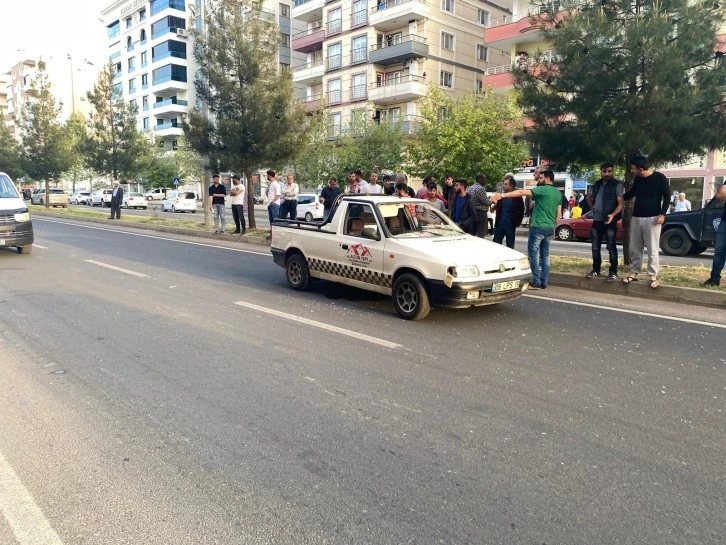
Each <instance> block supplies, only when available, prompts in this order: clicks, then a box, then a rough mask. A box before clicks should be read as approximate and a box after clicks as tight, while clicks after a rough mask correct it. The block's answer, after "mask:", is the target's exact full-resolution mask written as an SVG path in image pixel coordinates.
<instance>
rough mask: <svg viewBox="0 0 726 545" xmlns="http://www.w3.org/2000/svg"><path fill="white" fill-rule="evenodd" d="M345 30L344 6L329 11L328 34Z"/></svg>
mask: <svg viewBox="0 0 726 545" xmlns="http://www.w3.org/2000/svg"><path fill="white" fill-rule="evenodd" d="M342 30H343V8H336V9H331V10H330V11H329V12H328V36H331V35H332V34H340V32H341V31H342Z"/></svg>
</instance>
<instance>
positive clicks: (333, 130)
mask: <svg viewBox="0 0 726 545" xmlns="http://www.w3.org/2000/svg"><path fill="white" fill-rule="evenodd" d="M340 129H341V127H340V125H328V138H340V133H341V130H340Z"/></svg>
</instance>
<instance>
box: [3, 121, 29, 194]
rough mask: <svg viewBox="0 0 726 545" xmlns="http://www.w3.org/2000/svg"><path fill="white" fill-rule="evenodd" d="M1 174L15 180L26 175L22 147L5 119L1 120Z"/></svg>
mask: <svg viewBox="0 0 726 545" xmlns="http://www.w3.org/2000/svg"><path fill="white" fill-rule="evenodd" d="M0 172H4V173H5V174H7V175H8V176H10V177H11V178H12V179H13V180H14V179H16V178H20V177H21V176H23V175H24V174H25V171H24V170H23V162H22V154H21V150H20V146H19V145H18V143H17V141H16V140H15V138H13V135H12V134H10V129H9V128H8V126H7V125H6V124H5V120H3V119H0Z"/></svg>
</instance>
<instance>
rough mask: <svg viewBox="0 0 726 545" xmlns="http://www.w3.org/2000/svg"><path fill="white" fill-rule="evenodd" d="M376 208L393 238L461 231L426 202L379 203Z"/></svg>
mask: <svg viewBox="0 0 726 545" xmlns="http://www.w3.org/2000/svg"><path fill="white" fill-rule="evenodd" d="M378 209H379V211H380V213H381V216H382V217H383V220H384V222H385V224H386V229H387V230H388V234H389V235H390V236H391V237H393V238H418V237H422V238H432V237H450V236H457V235H461V234H463V231H462V230H461V229H460V228H459V227H458V226H457V225H456V224H455V223H454V222H453V221H451V220H450V219H449V218H448V217H447V216H446V214H444V212H443V211H442V210H440V209H439V208H437V207H436V206H434V205H432V204H430V203H428V202H426V203H423V202H420V201H419V202H416V201H410V202H407V201H405V200H404V201H402V202H400V203H381V204H379V205H378Z"/></svg>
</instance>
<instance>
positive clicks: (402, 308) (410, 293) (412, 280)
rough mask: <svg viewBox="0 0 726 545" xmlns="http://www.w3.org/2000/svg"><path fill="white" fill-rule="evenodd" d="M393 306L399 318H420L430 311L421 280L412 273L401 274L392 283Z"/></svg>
mask: <svg viewBox="0 0 726 545" xmlns="http://www.w3.org/2000/svg"><path fill="white" fill-rule="evenodd" d="M393 307H394V308H395V309H396V312H398V315H399V316H401V318H405V319H406V320H421V319H422V318H425V317H426V316H428V313H429V312H430V311H431V303H430V302H429V294H428V293H426V287H425V286H424V285H423V282H421V280H420V279H419V278H418V277H417V276H415V275H413V274H409V273H406V274H402V275H401V276H399V277H398V278H397V279H396V281H395V282H394V283H393Z"/></svg>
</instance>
